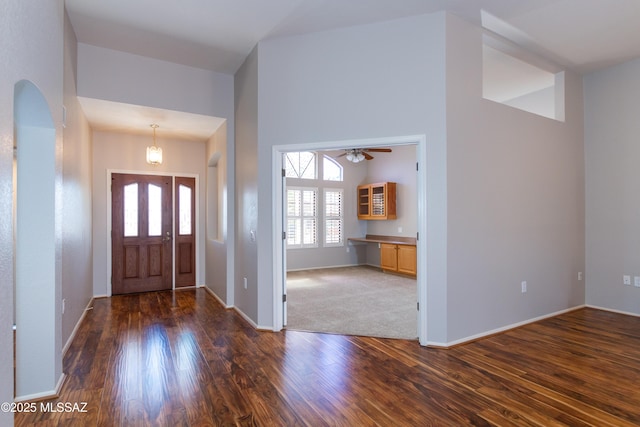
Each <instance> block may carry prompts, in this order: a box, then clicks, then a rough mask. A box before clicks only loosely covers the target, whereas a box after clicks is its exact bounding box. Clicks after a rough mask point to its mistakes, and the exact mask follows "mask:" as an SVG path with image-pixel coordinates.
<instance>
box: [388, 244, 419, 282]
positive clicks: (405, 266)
mask: <svg viewBox="0 0 640 427" xmlns="http://www.w3.org/2000/svg"><path fill="white" fill-rule="evenodd" d="M416 253H417V252H416V247H415V245H397V244H394V243H380V267H381V268H382V269H383V270H385V271H393V272H396V273H402V274H409V275H411V276H415V275H416V273H417V271H418V270H417V259H416Z"/></svg>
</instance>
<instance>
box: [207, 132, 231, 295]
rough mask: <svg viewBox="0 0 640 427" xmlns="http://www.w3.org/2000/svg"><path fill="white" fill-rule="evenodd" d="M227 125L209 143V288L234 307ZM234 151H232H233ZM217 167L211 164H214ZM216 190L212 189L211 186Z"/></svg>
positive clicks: (229, 152)
mask: <svg viewBox="0 0 640 427" xmlns="http://www.w3.org/2000/svg"><path fill="white" fill-rule="evenodd" d="M227 141H228V139H227V123H226V122H225V123H224V124H223V125H221V126H220V127H219V128H218V130H217V131H216V133H215V134H214V135H213V136H212V137H211V138H210V139H209V141H208V142H207V157H206V158H207V161H208V166H207V183H206V194H207V200H206V204H207V208H206V215H207V220H206V221H205V222H206V227H207V239H206V242H207V243H206V245H207V246H206V257H207V258H206V260H207V264H206V281H205V283H206V285H207V287H209V289H211V290H212V291H213V292H214V293H215V294H216V295H217V296H218V298H220V299H221V300H222V301H223V302H224V304H225V305H227V306H232V305H233V304H234V299H233V283H234V257H233V256H228V254H231V255H233V251H234V249H233V248H234V233H233V232H229V230H231V231H233V230H234V227H235V217H234V214H233V213H234V212H235V206H234V200H235V198H234V192H235V190H234V188H235V187H234V174H233V170H234V167H233V160H234V157H233V156H234V150H233V149H232V147H229V146H228V144H227ZM230 148H231V149H230ZM212 161H213V163H214V164H210V163H212ZM210 185H211V186H213V188H209V186H210Z"/></svg>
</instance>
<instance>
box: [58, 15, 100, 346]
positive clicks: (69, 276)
mask: <svg viewBox="0 0 640 427" xmlns="http://www.w3.org/2000/svg"><path fill="white" fill-rule="evenodd" d="M76 47H77V41H76V37H75V34H74V32H73V28H72V27H71V24H70V22H69V19H68V18H67V17H66V15H65V51H64V105H65V108H66V117H67V118H66V127H65V128H64V143H63V144H64V146H63V150H64V165H63V180H64V190H63V206H64V212H63V215H62V218H63V225H62V228H63V230H62V233H63V240H62V298H63V299H64V300H65V312H64V313H62V343H63V345H66V344H68V343H69V338H70V337H71V333H72V332H73V329H74V328H75V326H76V324H77V322H78V320H79V319H80V317H81V316H82V314H83V312H84V309H85V308H86V306H87V304H88V303H89V301H90V299H91V296H92V295H93V284H92V280H93V263H92V258H91V251H92V245H91V179H92V151H91V150H92V148H91V129H90V128H89V123H88V122H87V120H86V119H85V117H84V114H83V112H82V109H81V108H80V104H79V103H78V99H77V95H76V93H77V92H76V79H75V76H76V64H77V50H76Z"/></svg>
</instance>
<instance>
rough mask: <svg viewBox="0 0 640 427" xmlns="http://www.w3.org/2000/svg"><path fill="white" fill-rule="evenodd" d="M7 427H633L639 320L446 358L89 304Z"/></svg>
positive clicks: (206, 306) (213, 309) (611, 318)
mask: <svg viewBox="0 0 640 427" xmlns="http://www.w3.org/2000/svg"><path fill="white" fill-rule="evenodd" d="M64 371H65V372H66V373H67V375H68V377H67V380H66V382H65V384H64V386H63V389H62V393H61V396H60V397H59V398H58V399H57V400H54V401H52V402H53V404H55V403H57V402H68V403H82V402H86V410H87V412H51V411H36V412H35V413H23V414H17V415H16V417H15V422H16V425H17V426H27V425H38V426H76V425H77V426H83V427H84V426H172V427H177V426H210V425H226V426H231V425H239V426H332V425H336V426H418V425H420V426H427V425H433V426H462V425H478V426H488V425H500V426H523V425H524V426H617V427H620V426H632V425H640V318H636V317H631V316H624V315H620V314H614V313H609V312H604V311H599V310H594V309H581V310H577V311H573V312H571V313H568V314H564V315H562V316H558V317H554V318H551V319H547V320H543V321H541V322H537V323H535V324H531V325H527V326H524V327H521V328H518V329H515V330H512V331H508V332H505V333H502V334H499V335H495V336H492V337H489V338H485V339H482V340H478V341H476V342H473V343H470V344H466V345H461V346H458V347H455V348H453V349H449V350H442V349H430V348H424V347H420V346H419V345H418V343H417V342H415V341H405V340H390V339H376V338H367V337H353V336H341V335H327V334H319V333H306V332H295V331H286V332H282V333H271V332H259V331H255V330H254V329H253V328H252V327H251V326H249V325H248V324H247V323H246V322H245V321H244V320H243V319H242V318H241V317H240V316H239V315H238V314H237V313H235V312H234V311H232V310H225V309H224V308H223V307H222V306H221V305H220V304H219V303H218V302H217V301H216V300H215V299H214V298H213V297H212V296H211V295H209V294H208V293H207V292H206V291H204V290H203V289H196V290H194V289H191V290H182V291H176V292H170V291H167V292H156V293H148V294H136V295H126V296H118V297H112V298H108V299H107V298H105V299H98V300H96V301H95V303H94V306H93V309H92V310H91V311H89V312H88V313H87V316H86V317H85V319H84V321H83V322H82V324H81V325H80V328H79V331H78V334H77V336H76V338H75V339H74V341H73V343H72V345H71V347H70V349H69V351H68V352H67V354H66V356H65V358H64Z"/></svg>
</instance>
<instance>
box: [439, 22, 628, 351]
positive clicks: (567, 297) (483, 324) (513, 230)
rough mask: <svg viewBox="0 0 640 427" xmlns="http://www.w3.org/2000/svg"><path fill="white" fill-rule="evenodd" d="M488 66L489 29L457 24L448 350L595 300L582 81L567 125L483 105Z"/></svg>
mask: <svg viewBox="0 0 640 427" xmlns="http://www.w3.org/2000/svg"><path fill="white" fill-rule="evenodd" d="M481 61H482V33H481V29H480V28H477V27H475V26H472V25H471V24H469V23H467V22H465V21H463V20H461V19H459V18H457V17H455V16H452V15H450V16H448V19H447V135H448V138H447V163H448V167H447V170H448V177H447V190H448V255H447V260H448V267H447V269H448V274H447V277H448V280H447V288H448V289H447V293H448V295H447V306H448V315H447V324H448V331H447V341H448V342H454V341H456V340H460V339H465V338H468V337H472V336H474V335H476V334H481V333H485V332H487V331H491V330H494V329H497V328H501V327H505V326H508V325H512V324H515V323H518V322H522V321H526V320H529V319H532V318H536V317H538V316H544V315H548V314H551V313H555V312H558V311H560V310H564V309H568V308H571V307H576V306H580V305H582V304H584V301H585V300H584V282H579V281H578V279H577V273H578V272H579V271H583V272H584V268H585V263H584V248H585V245H584V200H585V199H584V162H583V159H584V149H583V101H582V81H581V78H580V76H578V75H575V74H572V73H570V72H567V73H566V82H565V89H566V97H565V99H566V110H565V111H566V121H565V122H564V123H563V122H559V121H555V120H551V119H547V118H544V117H540V116H537V115H534V114H530V113H527V112H524V111H520V110H517V109H514V108H511V107H508V106H505V105H502V104H498V103H494V102H492V101H488V100H484V99H482V62H481ZM620 274H621V273H620ZM523 280H526V281H527V282H528V292H527V293H524V294H523V293H521V281H523Z"/></svg>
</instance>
